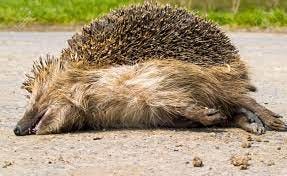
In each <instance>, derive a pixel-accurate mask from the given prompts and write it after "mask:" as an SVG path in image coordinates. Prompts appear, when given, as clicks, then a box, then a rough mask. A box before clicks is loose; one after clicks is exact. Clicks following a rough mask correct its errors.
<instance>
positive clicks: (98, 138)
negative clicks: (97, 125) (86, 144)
mask: <svg viewBox="0 0 287 176" xmlns="http://www.w3.org/2000/svg"><path fill="white" fill-rule="evenodd" d="M101 139H103V138H102V137H95V138H93V140H94V141H96V140H101Z"/></svg>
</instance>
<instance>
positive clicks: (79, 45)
mask: <svg viewBox="0 0 287 176" xmlns="http://www.w3.org/2000/svg"><path fill="white" fill-rule="evenodd" d="M68 43H69V47H68V48H67V49H65V50H63V53H62V57H63V58H71V59H75V60H82V59H84V60H88V61H89V62H92V63H95V64H99V65H111V64H134V63H137V62H141V61H144V60H147V59H152V58H160V59H166V58H176V59H179V60H184V61H188V62H192V63H195V64H197V65H201V66H206V67H208V66H213V65H221V64H226V63H227V64H228V63H230V62H232V61H233V60H235V59H236V58H238V51H237V50H236V48H235V47H234V46H233V45H232V43H231V42H230V40H229V38H228V37H227V36H226V35H225V33H224V32H222V31H221V30H220V29H219V28H218V27H217V26H215V25H214V24H212V23H211V22H208V21H205V20H203V19H201V18H199V17H197V16H195V15H194V14H191V13H188V12H187V11H186V10H183V9H177V8H172V7H170V6H165V7H160V6H157V5H150V4H145V5H141V6H131V7H128V8H123V9H119V10H116V11H113V12H111V13H110V14H108V15H106V16H103V17H102V18H100V19H98V20H95V21H94V22H92V23H91V24H89V25H88V26H85V27H84V28H83V29H82V31H81V33H78V34H75V35H74V36H73V37H72V39H71V40H69V41H68Z"/></svg>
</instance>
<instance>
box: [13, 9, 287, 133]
mask: <svg viewBox="0 0 287 176" xmlns="http://www.w3.org/2000/svg"><path fill="white" fill-rule="evenodd" d="M68 43H69V47H68V48H66V49H64V50H63V52H62V54H61V55H60V56H59V57H58V58H53V57H49V56H47V58H46V59H44V60H41V59H40V61H39V62H38V63H37V62H36V63H35V64H34V66H33V69H32V74H33V75H32V76H29V75H28V79H27V80H26V81H25V82H24V88H25V89H26V90H27V91H28V92H30V100H29V105H28V107H27V110H26V112H25V114H24V116H23V118H22V119H21V120H20V121H19V122H18V124H17V126H16V128H15V129H14V132H15V134H16V135H26V134H34V133H35V134H47V133H58V132H64V131H72V130H79V129H85V128H92V129H97V128H108V127H158V126H173V127H178V126H183V127H187V126H188V125H191V126H198V125H203V126H210V125H214V124H219V123H220V124H221V123H223V122H224V123H225V122H226V121H233V122H234V124H235V125H237V126H239V127H241V128H243V129H245V130H247V131H249V132H253V133H256V134H262V133H264V131H265V128H264V127H261V126H260V125H259V124H258V123H250V122H249V120H248V118H249V117H250V114H253V115H256V116H258V117H259V118H260V120H261V121H262V122H263V123H264V125H265V126H267V127H270V128H271V129H274V130H286V125H285V124H284V123H283V122H282V121H281V120H280V119H278V118H277V117H280V116H279V115H277V114H275V113H273V112H271V111H270V110H268V109H266V108H264V107H263V106H261V105H259V104H258V103H256V101H255V100H253V99H252V98H250V97H249V96H248V92H250V91H255V90H256V88H255V87H254V86H253V85H251V84H250V80H249V77H248V69H247V67H246V64H245V63H244V62H243V61H242V60H241V59H240V55H239V53H238V50H237V49H236V47H235V46H233V45H232V43H231V42H230V39H229V38H228V37H227V36H226V35H225V33H224V32H222V31H221V30H220V29H219V28H218V27H217V26H216V25H214V24H212V23H211V22H208V21H206V20H203V19H201V18H199V17H197V16H195V15H193V14H191V13H189V12H187V11H185V10H183V9H174V8H172V7H170V6H165V7H159V6H154V5H150V4H145V5H142V6H132V7H128V8H124V9H120V10H116V11H114V12H111V13H110V14H108V15H106V16H104V17H102V18H100V19H98V20H96V21H94V22H92V23H91V24H90V25H88V26H86V27H84V28H83V30H82V32H81V33H78V34H75V35H74V36H73V37H72V39H71V40H69V41H68ZM146 68H150V69H151V70H149V69H146ZM100 73H102V74H100ZM104 73H107V74H108V75H103V74H104ZM133 74H135V76H138V77H135V76H134V75H133ZM98 80H100V82H98ZM143 80H144V81H143ZM130 82H133V83H134V85H133V86H131V87H130V86H128V85H127V84H129V83H130ZM143 82H146V84H147V85H145V84H144V85H143ZM101 83H105V85H102V84H101ZM137 83H138V84H137ZM148 85H149V86H150V87H145V86H148ZM113 86H114V87H113ZM153 86H154V87H161V88H160V89H156V90H154V89H152V87H153ZM139 88H142V89H141V90H140V91H139V90H138V89H139ZM145 88H146V89H145ZM63 89H65V90H63ZM104 89H106V90H104ZM169 89H170V91H169ZM117 90H118V91H117ZM150 90H154V91H150ZM65 91H66V92H65ZM109 91H110V93H108V92H109ZM96 92H97V93H96ZM115 92H117V93H118V95H117V94H116V93H115ZM133 92H136V94H139V95H138V96H135V95H134V94H133ZM171 92H172V93H171ZM101 93H102V94H101ZM131 93H132V95H134V98H135V99H132V98H130V99H129V94H131ZM171 94H172V95H171ZM141 95H145V96H141ZM147 95H149V96H150V97H154V99H152V100H151V99H148V96H147ZM167 95H168V96H167ZM128 102H132V103H134V104H131V103H128ZM48 119H50V120H48ZM133 120H135V122H134V121H133ZM45 121H51V124H53V125H51V124H50V122H47V123H46V122H45ZM44 122H45V123H44ZM44 124H45V125H44ZM42 128H45V129H46V130H41V129H42Z"/></svg>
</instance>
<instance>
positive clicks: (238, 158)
mask: <svg viewBox="0 0 287 176" xmlns="http://www.w3.org/2000/svg"><path fill="white" fill-rule="evenodd" d="M230 160H231V164H233V165H234V166H238V167H239V169H241V170H246V169H248V166H249V163H248V161H249V160H251V158H250V157H249V156H246V155H235V156H232V157H231V159H230Z"/></svg>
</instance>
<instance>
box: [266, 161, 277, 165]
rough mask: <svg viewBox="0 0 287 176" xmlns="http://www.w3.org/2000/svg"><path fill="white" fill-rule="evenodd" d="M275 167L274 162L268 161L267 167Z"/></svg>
mask: <svg viewBox="0 0 287 176" xmlns="http://www.w3.org/2000/svg"><path fill="white" fill-rule="evenodd" d="M273 165H275V163H274V161H268V163H267V166H273Z"/></svg>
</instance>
